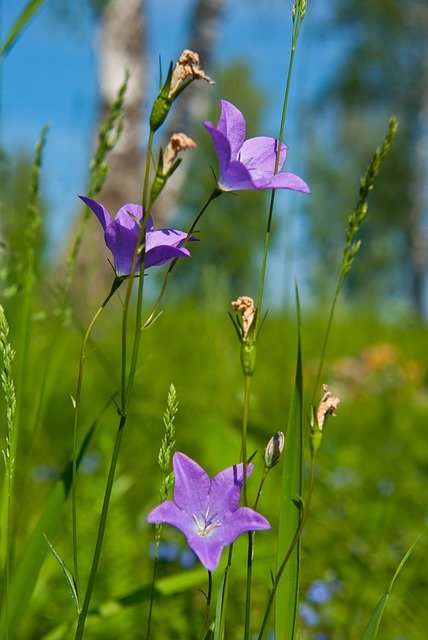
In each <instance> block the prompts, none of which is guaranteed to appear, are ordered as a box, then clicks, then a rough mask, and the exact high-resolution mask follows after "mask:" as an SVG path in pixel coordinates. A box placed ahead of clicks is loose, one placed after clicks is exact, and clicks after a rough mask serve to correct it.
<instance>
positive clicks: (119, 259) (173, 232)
mask: <svg viewBox="0 0 428 640" xmlns="http://www.w3.org/2000/svg"><path fill="white" fill-rule="evenodd" d="M79 198H80V199H81V200H83V202H84V203H85V204H87V205H88V207H90V208H91V209H92V211H93V212H94V213H95V215H96V216H97V218H98V220H99V221H100V223H101V226H102V228H103V229H104V239H105V243H106V245H107V247H108V248H109V249H110V251H111V252H112V254H113V260H114V268H115V271H116V274H117V275H118V276H128V275H129V274H130V273H131V268H132V258H133V256H134V251H135V247H136V244H137V240H138V235H139V233H140V222H141V219H142V217H143V209H142V207H141V205H139V204H133V203H132V202H130V203H128V204H124V205H123V207H120V209H119V211H118V212H117V213H116V215H115V217H114V219H112V218H111V216H110V214H109V212H108V211H107V209H106V207H105V206H104V205H102V204H101V203H100V202H97V201H96V200H93V199H92V198H88V197H87V196H79ZM186 238H187V234H186V233H185V232H184V231H178V230H177V229H156V230H155V229H154V228H153V219H152V217H151V216H150V215H149V216H148V218H147V225H146V247H145V258H144V268H145V269H148V268H149V267H155V266H159V265H161V264H164V263H165V262H168V260H173V259H174V258H188V257H190V253H189V251H188V250H187V249H186V248H185V247H183V244H184V242H185V240H186ZM195 239H196V238H193V237H191V238H190V240H195ZM140 263H141V256H138V259H137V267H136V270H135V273H137V274H138V273H139V272H140Z"/></svg>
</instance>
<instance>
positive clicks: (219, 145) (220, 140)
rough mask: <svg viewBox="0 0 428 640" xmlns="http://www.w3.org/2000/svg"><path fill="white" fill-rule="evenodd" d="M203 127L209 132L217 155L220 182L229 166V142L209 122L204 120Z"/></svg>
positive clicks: (230, 152)
mask: <svg viewBox="0 0 428 640" xmlns="http://www.w3.org/2000/svg"><path fill="white" fill-rule="evenodd" d="M204 127H205V129H207V131H209V133H210V135H211V138H212V141H213V144H214V149H215V152H216V154H217V158H218V164H219V168H220V182H222V181H223V176H224V174H225V172H226V171H227V167H228V166H229V162H230V159H231V154H232V151H231V148H230V144H229V140H228V139H227V137H226V136H225V135H224V134H223V133H221V132H220V131H217V129H216V128H215V127H214V126H213V124H212V123H211V122H209V120H205V122H204Z"/></svg>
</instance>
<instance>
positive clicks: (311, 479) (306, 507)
mask: <svg viewBox="0 0 428 640" xmlns="http://www.w3.org/2000/svg"><path fill="white" fill-rule="evenodd" d="M315 462H316V456H315V455H314V456H312V458H311V470H310V476H309V482H308V492H307V498H306V503H305V505H304V508H303V512H302V517H301V519H300V524H299V526H298V528H297V530H296V533H295V534H294V537H293V540H292V541H291V544H290V546H289V548H288V550H287V553H286V554H285V556H284V559H283V561H282V563H281V565H280V567H279V569H278V571H277V573H276V576H275V579H274V581H273V585H272V589H271V592H270V594H269V599H268V603H267V606H266V610H265V614H264V617H263V622H262V626H261V628H260V632H259V635H258V636H257V640H262V638H263V635H264V633H265V631H266V625H267V623H268V619H269V614H270V611H271V608H272V605H273V602H274V600H275V594H276V590H277V588H278V584H279V581H280V580H281V576H282V574H283V572H284V569H285V567H286V565H287V562H288V560H289V559H290V556H291V554H292V553H293V550H294V548H295V546H296V544H297V543H298V542H299V539H300V536H301V535H302V531H303V529H304V526H305V524H306V520H307V517H308V513H309V508H310V505H311V498H312V493H313V488H314V481H315Z"/></svg>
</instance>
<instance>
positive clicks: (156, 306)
mask: <svg viewBox="0 0 428 640" xmlns="http://www.w3.org/2000/svg"><path fill="white" fill-rule="evenodd" d="M222 193H223V191H221V190H220V189H217V188H215V189H214V190H213V192H212V193H211V195H210V196H209V198H208V200H207V201H206V203H205V204H204V206H203V207H202V209H201V210H200V212H199V213H198V215H197V216H196V218H195V220H194V221H193V223H192V225H191V226H190V229H189V231H188V232H187V238H186V240H185V241H184V243H183V246H186V244H187V243H188V242H189V240H190V236H191V235H192V233H193V231H194V230H195V227H196V225H197V224H198V222H199V220H200V219H201V217H202V215H203V213H204V212H205V210H206V209H207V208H208V206H209V204H210V203H211V202H212V201H213V200H215V198H218V196H220V195H221V194H222ZM177 262H178V258H174V260H172V262H171V264H170V265H169V267H168V271H167V272H166V274H165V278H164V280H163V283H162V287H161V290H160V293H159V296H158V298H157V300H156V302H155V304H154V306H153V309H152V311H151V313H150V315H149V317H148V318H147V320H146V321H145V323H144V325H143V329H147V327H149V326H150V325H151V324H152V322H153V321H154V320H155V318H156V317H157V314H158V311H159V306H160V303H161V302H162V299H163V297H164V294H165V291H166V287H167V284H168V280H169V278H170V276H171V273H172V271H173V270H174V267H175V265H176V264H177Z"/></svg>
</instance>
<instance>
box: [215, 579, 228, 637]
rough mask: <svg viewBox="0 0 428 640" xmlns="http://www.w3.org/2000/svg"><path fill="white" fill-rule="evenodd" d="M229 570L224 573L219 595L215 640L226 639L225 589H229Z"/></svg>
mask: <svg viewBox="0 0 428 640" xmlns="http://www.w3.org/2000/svg"><path fill="white" fill-rule="evenodd" d="M227 571H228V568H227V569H226V571H225V572H224V573H223V576H222V579H221V582H220V586H219V589H218V595H217V604H216V607H215V620H214V640H224V629H225V615H224V614H225V607H224V603H225V589H227Z"/></svg>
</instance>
